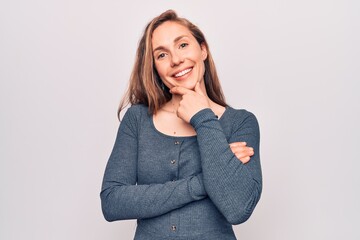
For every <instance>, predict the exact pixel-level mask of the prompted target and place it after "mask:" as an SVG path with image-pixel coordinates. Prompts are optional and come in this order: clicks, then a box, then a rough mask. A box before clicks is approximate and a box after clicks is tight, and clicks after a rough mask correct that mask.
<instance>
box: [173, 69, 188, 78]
mask: <svg viewBox="0 0 360 240" xmlns="http://www.w3.org/2000/svg"><path fill="white" fill-rule="evenodd" d="M191 70H192V67H191V68H187V69H185V70H182V71H181V72H178V73H176V74H174V77H176V78H178V77H182V76H184V75H185V74H187V73H189V72H191Z"/></svg>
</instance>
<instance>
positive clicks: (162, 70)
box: [155, 64, 164, 77]
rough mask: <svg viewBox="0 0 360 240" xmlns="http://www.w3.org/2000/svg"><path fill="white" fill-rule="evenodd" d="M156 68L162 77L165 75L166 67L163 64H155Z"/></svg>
mask: <svg viewBox="0 0 360 240" xmlns="http://www.w3.org/2000/svg"><path fill="white" fill-rule="evenodd" d="M155 68H156V71H157V72H158V74H159V75H160V77H161V76H163V75H164V67H163V66H162V64H155Z"/></svg>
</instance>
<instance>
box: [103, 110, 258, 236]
mask: <svg viewBox="0 0 360 240" xmlns="http://www.w3.org/2000/svg"><path fill="white" fill-rule="evenodd" d="M190 123H191V125H192V126H193V127H194V129H195V131H196V134H197V135H196V136H192V137H173V136H168V135H165V134H163V133H161V132H159V131H158V130H157V129H156V128H155V126H154V123H153V119H152V116H151V115H149V114H148V109H147V107H146V106H143V105H133V106H131V107H130V108H129V109H128V110H127V112H126V114H125V116H124V118H123V120H122V122H121V124H120V127H119V130H118V134H117V138H116V141H115V145H114V148H113V151H112V153H111V155H110V158H109V161H108V164H107V166H106V170H105V174H104V179H103V185H102V191H101V203H102V210H103V213H104V216H105V218H106V219H107V220H108V221H115V220H122V219H138V227H137V230H136V235H135V239H136V240H153V239H177V240H185V239H189V240H191V239H194V240H195V239H207V240H218V239H223V240H227V239H229V240H230V239H236V238H235V235H234V232H233V230H232V226H231V225H232V224H239V223H242V222H244V221H246V220H247V219H248V218H249V217H250V215H251V213H252V212H253V210H254V208H255V206H256V204H257V202H258V201H259V199H260V195H261V190H262V176H261V166H260V157H259V139H260V135H259V127H258V123H257V120H256V118H255V116H254V115H253V114H252V113H250V112H248V111H246V110H235V109H233V108H231V107H227V108H226V110H225V112H224V114H223V116H222V117H221V118H220V119H219V120H218V119H217V118H216V116H215V115H214V113H213V112H212V111H211V109H203V110H201V111H200V112H198V113H197V114H195V115H194V116H193V117H192V119H191V121H190ZM239 141H245V142H247V145H248V146H251V147H253V148H254V152H255V154H254V156H252V157H251V160H250V161H249V162H248V163H247V164H242V163H241V161H240V160H238V159H237V158H236V156H234V154H233V153H232V151H231V149H230V147H229V143H232V142H239Z"/></svg>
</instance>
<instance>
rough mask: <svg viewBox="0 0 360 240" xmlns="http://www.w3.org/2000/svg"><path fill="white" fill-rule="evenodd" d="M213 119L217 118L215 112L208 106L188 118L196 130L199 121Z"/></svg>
mask: <svg viewBox="0 0 360 240" xmlns="http://www.w3.org/2000/svg"><path fill="white" fill-rule="evenodd" d="M213 120H217V117H216V115H215V113H214V112H213V111H212V110H211V109H210V108H204V109H202V110H200V111H199V112H197V113H195V115H194V116H192V118H191V119H190V124H191V125H192V126H193V127H194V129H195V130H196V129H197V128H198V127H199V126H200V124H201V123H203V122H208V121H213Z"/></svg>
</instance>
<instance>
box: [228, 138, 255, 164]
mask: <svg viewBox="0 0 360 240" xmlns="http://www.w3.org/2000/svg"><path fill="white" fill-rule="evenodd" d="M230 149H231V151H232V152H233V153H234V155H235V156H236V157H237V158H238V159H239V160H240V161H241V162H242V163H243V164H245V163H247V162H249V161H250V157H251V156H252V155H254V149H253V148H252V147H247V146H246V142H233V143H230Z"/></svg>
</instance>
